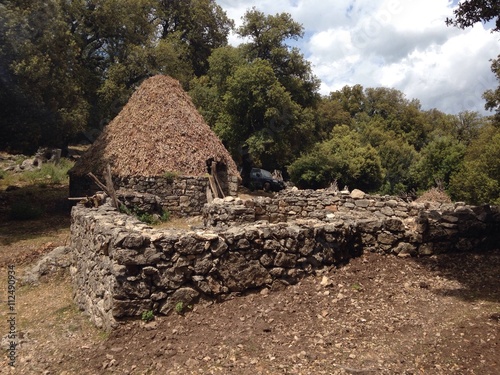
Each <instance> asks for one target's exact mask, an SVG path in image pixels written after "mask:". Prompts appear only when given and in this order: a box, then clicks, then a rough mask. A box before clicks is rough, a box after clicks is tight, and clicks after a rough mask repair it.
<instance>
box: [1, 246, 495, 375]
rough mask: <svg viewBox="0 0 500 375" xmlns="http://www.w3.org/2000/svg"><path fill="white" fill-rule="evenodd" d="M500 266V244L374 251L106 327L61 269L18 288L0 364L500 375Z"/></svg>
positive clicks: (101, 369) (47, 370) (102, 370)
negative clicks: (9, 346) (81, 302)
mask: <svg viewBox="0 0 500 375" xmlns="http://www.w3.org/2000/svg"><path fill="white" fill-rule="evenodd" d="M3 250H5V249H3ZM499 270H500V252H490V253H484V254H451V255H439V256H433V257H428V258H422V259H400V258H397V257H394V256H384V255H379V254H371V253H370V254H365V255H364V256H362V257H360V258H357V259H354V260H352V261H351V262H350V263H349V264H346V265H343V266H340V267H338V268H332V269H325V270H323V271H322V272H318V274H317V275H316V276H312V277H309V278H306V279H303V280H302V281H301V282H300V283H299V284H297V285H294V286H289V287H287V288H284V287H283V288H279V289H278V290H268V289H264V290H260V291H256V292H255V293H251V294H247V295H242V296H234V298H232V299H230V300H228V301H225V302H222V303H208V302H205V303H200V304H198V305H195V306H193V308H192V309H191V310H188V311H186V312H185V313H184V314H182V315H181V314H173V315H171V316H168V317H157V318H156V319H154V320H153V321H151V322H149V323H145V322H143V321H141V320H131V321H126V322H123V323H122V324H121V325H120V327H119V328H118V329H117V330H116V331H114V332H112V333H110V334H106V333H104V332H99V331H98V330H96V329H95V328H93V327H92V326H91V325H90V324H89V323H88V321H87V319H86V317H85V316H84V315H83V314H81V313H80V312H79V311H77V310H76V309H75V308H74V306H73V305H72V302H71V289H70V286H69V280H68V277H67V276H65V275H58V276H53V277H51V278H49V279H46V280H45V281H43V282H41V283H40V284H39V285H38V286H24V287H21V288H20V289H19V302H18V311H19V312H18V314H19V324H20V331H21V332H22V335H23V339H22V340H21V341H22V343H21V345H20V347H19V348H18V351H17V354H18V358H17V363H16V367H15V368H9V367H8V366H7V363H6V362H7V359H6V356H4V358H2V362H1V363H2V368H1V371H0V372H1V373H7V374H10V373H12V374H252V375H254V374H497V373H498V370H499V369H500V356H499V353H500V322H499V319H500V284H499V282H498V281H499V273H498V271H499ZM2 278H3V275H2ZM2 328H3V327H2ZM4 329H6V328H4Z"/></svg>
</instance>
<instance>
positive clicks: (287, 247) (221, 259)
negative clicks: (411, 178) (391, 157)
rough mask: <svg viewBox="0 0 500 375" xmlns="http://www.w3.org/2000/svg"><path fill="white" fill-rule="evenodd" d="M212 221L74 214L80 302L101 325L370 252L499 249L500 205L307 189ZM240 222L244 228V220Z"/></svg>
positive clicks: (101, 211)
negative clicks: (179, 223)
mask: <svg viewBox="0 0 500 375" xmlns="http://www.w3.org/2000/svg"><path fill="white" fill-rule="evenodd" d="M204 214H205V221H206V222H207V226H206V227H204V228H203V229H199V230H192V231H181V230H158V229H154V228H152V227H150V226H148V225H146V224H143V223H141V222H139V221H138V220H137V219H136V218H134V217H132V216H128V215H125V214H121V213H119V212H118V211H116V210H115V209H113V208H111V207H110V206H109V205H107V204H105V205H103V206H100V207H98V208H86V207H84V206H82V205H77V206H75V207H74V208H73V211H72V225H71V247H72V248H73V252H74V265H73V267H72V269H71V274H72V279H73V284H74V290H75V301H76V303H77V304H78V306H79V307H80V308H81V309H83V310H85V311H87V312H88V313H89V315H90V318H91V319H92V321H93V322H94V323H95V324H96V325H97V326H99V327H103V328H105V329H111V328H113V327H115V326H116V325H117V322H118V321H119V319H121V318H124V317H129V316H140V315H141V314H142V313H143V312H145V311H149V310H152V311H154V312H155V313H156V314H168V313H170V312H171V311H173V310H175V309H176V307H179V306H181V307H182V306H184V307H185V306H188V305H191V304H193V303H196V302H197V301H198V300H199V299H210V300H223V299H224V298H226V297H228V296H230V295H231V294H233V293H240V292H245V291H248V290H252V289H258V288H262V287H264V286H266V287H271V288H272V287H274V286H283V285H288V284H293V283H295V282H297V280H298V279H299V278H301V277H303V276H304V275H307V274H311V273H313V272H314V271H315V270H316V269H319V268H321V267H325V266H329V265H333V264H337V263H340V262H345V261H347V260H348V259H350V258H352V257H355V256H358V255H360V254H361V253H362V252H363V251H374V252H384V253H392V254H395V255H397V256H400V257H409V256H423V255H430V254H437V253H442V252H450V251H479V250H484V249H489V248H495V247H496V248H498V243H500V241H499V240H500V230H499V229H500V210H499V208H498V207H490V206H483V207H472V206H466V205H464V204H460V203H459V204H446V205H437V204H436V205H431V204H415V203H406V202H403V201H402V200H399V199H395V198H391V197H377V196H364V197H362V198H353V197H352V196H351V195H347V194H335V193H330V192H327V191H319V192H318V191H316V192H314V191H302V192H294V193H286V194H280V195H277V196H276V197H275V198H255V199H252V200H249V201H245V202H244V201H241V200H240V199H237V198H236V199H235V198H232V197H230V198H226V199H225V200H219V201H215V202H214V203H212V204H210V205H207V206H206V207H205V209H204ZM236 224H238V225H236Z"/></svg>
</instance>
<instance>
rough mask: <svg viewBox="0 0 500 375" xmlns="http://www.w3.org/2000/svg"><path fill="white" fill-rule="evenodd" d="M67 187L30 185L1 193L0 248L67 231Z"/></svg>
mask: <svg viewBox="0 0 500 375" xmlns="http://www.w3.org/2000/svg"><path fill="white" fill-rule="evenodd" d="M70 211H71V202H69V201H68V187H67V186H61V185H31V186H25V187H19V188H15V189H13V190H10V191H2V192H0V245H9V244H13V243H15V242H18V241H21V240H29V239H33V238H37V237H40V236H43V235H44V234H47V233H53V232H55V231H58V230H61V229H64V228H68V227H69V224H70Z"/></svg>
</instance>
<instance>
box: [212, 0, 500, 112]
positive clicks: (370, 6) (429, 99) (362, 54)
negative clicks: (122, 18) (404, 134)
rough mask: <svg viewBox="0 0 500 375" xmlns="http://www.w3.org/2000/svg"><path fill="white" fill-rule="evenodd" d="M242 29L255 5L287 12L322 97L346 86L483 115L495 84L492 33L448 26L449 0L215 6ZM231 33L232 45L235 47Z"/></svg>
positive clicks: (225, 1)
mask: <svg viewBox="0 0 500 375" xmlns="http://www.w3.org/2000/svg"><path fill="white" fill-rule="evenodd" d="M218 4H219V5H221V6H222V7H223V8H224V9H225V10H226V11H227V13H228V16H229V17H231V18H233V19H234V20H235V21H236V23H237V25H239V24H241V16H242V15H243V14H244V12H245V11H246V10H247V9H250V8H251V7H252V6H255V7H256V8H257V9H258V10H260V11H263V12H264V13H266V14H276V13H281V12H288V13H290V14H291V15H292V17H293V19H294V20H296V21H298V22H300V23H301V24H302V25H303V26H304V28H305V31H306V37H305V38H304V39H303V40H301V41H300V42H299V44H298V47H299V48H300V49H301V51H302V52H303V53H304V55H305V56H306V58H307V59H308V60H309V61H311V63H312V65H313V70H314V73H315V74H316V75H317V76H318V78H320V79H321V81H322V85H321V89H320V90H321V93H322V94H328V93H329V92H330V91H333V90H338V89H340V88H341V87H343V86H344V85H354V84H358V83H359V84H361V85H363V86H364V87H376V86H387V87H394V88H397V89H399V90H401V91H403V92H404V93H405V94H406V96H407V97H408V98H409V99H413V98H416V99H419V100H420V101H421V103H422V105H423V108H424V109H429V108H434V107H435V108H438V109H440V110H442V111H444V112H448V113H457V112H459V111H462V110H477V111H480V112H482V113H485V114H487V113H486V112H484V110H483V108H484V100H483V99H482V98H481V95H482V93H483V92H484V91H485V90H486V89H491V88H494V87H496V86H497V85H498V82H496V80H495V77H494V75H493V74H492V73H491V71H490V62H489V59H491V58H495V57H496V56H497V55H498V54H500V46H499V41H498V39H499V38H500V37H499V35H498V33H497V34H491V33H490V32H489V30H485V29H484V28H483V27H482V26H481V25H476V26H475V27H473V28H469V29H466V30H459V29H457V28H453V27H447V26H446V25H445V23H444V21H445V19H446V17H450V16H451V15H452V13H453V10H452V6H453V5H452V2H451V1H448V0H420V1H418V2H417V1H414V0H309V1H305V0H289V1H287V0H277V1H273V2H269V1H263V0H259V1H248V0H237V1H229V0H222V1H218ZM240 42H241V40H238V39H237V38H236V37H235V36H232V37H231V39H230V43H232V44H238V43H240Z"/></svg>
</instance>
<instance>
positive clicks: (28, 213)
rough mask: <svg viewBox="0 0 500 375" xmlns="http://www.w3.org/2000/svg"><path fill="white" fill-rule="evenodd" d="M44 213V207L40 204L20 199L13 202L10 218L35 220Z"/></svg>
mask: <svg viewBox="0 0 500 375" xmlns="http://www.w3.org/2000/svg"><path fill="white" fill-rule="evenodd" d="M42 214H43V209H42V208H41V207H39V206H38V205H36V204H34V203H32V202H28V201H24V200H19V201H16V202H14V203H12V206H11V207H10V213H9V218H10V220H35V219H38V218H39V217H40V216H42Z"/></svg>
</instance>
